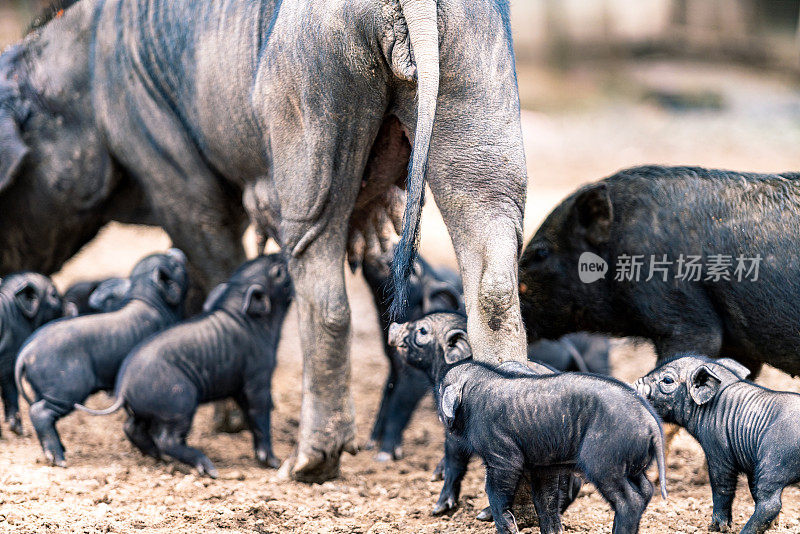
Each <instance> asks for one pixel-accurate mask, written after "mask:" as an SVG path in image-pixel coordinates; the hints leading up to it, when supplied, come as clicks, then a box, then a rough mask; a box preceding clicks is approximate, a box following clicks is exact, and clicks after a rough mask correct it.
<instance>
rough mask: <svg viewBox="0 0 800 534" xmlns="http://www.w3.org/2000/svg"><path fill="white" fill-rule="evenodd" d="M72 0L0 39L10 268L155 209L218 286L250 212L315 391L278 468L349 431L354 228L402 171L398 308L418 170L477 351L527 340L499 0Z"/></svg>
mask: <svg viewBox="0 0 800 534" xmlns="http://www.w3.org/2000/svg"><path fill="white" fill-rule="evenodd" d="M64 2H65V3H66V4H67V5H69V4H72V5H71V7H66V8H65V9H63V10H60V11H58V13H59V16H57V17H54V18H52V19H51V20H49V21H43V22H42V23H41V24H40V25H39V27H38V28H37V29H35V30H34V31H33V32H31V33H29V34H28V35H27V36H26V37H25V39H24V40H23V41H21V42H20V43H19V44H18V45H15V46H13V47H11V48H10V49H8V50H7V51H6V52H5V53H4V54H3V55H2V56H0V276H1V275H3V274H4V273H6V272H10V271H18V270H23V269H28V270H37V271H43V272H50V271H52V270H56V269H58V268H59V266H60V265H61V264H62V263H63V262H64V261H65V260H66V259H67V258H69V257H70V256H72V255H73V254H74V253H75V252H76V251H77V250H78V249H79V248H80V247H81V246H82V245H83V244H84V243H86V242H87V241H88V240H89V239H91V238H92V237H93V236H94V235H95V234H96V233H97V231H98V230H99V229H100V228H101V227H102V226H103V225H104V224H105V223H106V222H108V221H109V220H120V221H123V222H138V223H144V224H157V225H161V226H163V227H164V229H165V230H166V231H167V233H168V234H169V235H170V237H171V239H172V242H173V243H175V245H176V246H178V247H180V248H181V249H183V250H185V252H186V254H187V256H188V258H189V260H190V262H191V264H192V267H193V269H192V274H193V280H196V281H198V282H199V283H200V284H201V285H202V286H203V288H204V289H205V290H206V291H208V290H210V289H211V288H212V287H214V285H216V284H218V283H220V282H222V281H224V280H225V279H226V278H227V277H228V276H229V275H230V273H231V272H232V271H233V270H234V269H235V268H236V267H237V266H238V265H240V264H241V263H242V262H243V261H244V259H245V256H244V250H243V248H242V244H241V236H242V234H243V232H244V230H245V228H246V227H247V223H248V218H249V220H250V222H252V223H254V224H256V225H257V226H259V229H260V230H261V232H260V233H261V234H262V235H268V236H269V237H271V238H273V239H275V240H276V241H277V242H278V243H279V244H280V245H281V246H282V247H283V250H284V251H286V252H287V257H288V265H289V271H290V274H291V277H292V280H293V282H294V284H295V287H296V289H297V301H298V306H297V308H298V311H299V314H300V323H301V329H300V330H301V332H302V348H303V354H304V372H305V377H304V380H303V390H304V400H303V402H302V408H301V414H300V428H299V436H298V440H297V450H296V451H295V454H293V455H292V456H291V457H290V459H289V461H288V462H287V469H286V473H287V474H289V475H291V476H293V477H295V478H300V479H304V480H313V481H320V480H324V479H328V478H331V477H334V476H336V475H337V473H338V468H339V457H340V455H341V452H342V451H343V450H349V451H355V438H356V432H355V410H354V404H353V402H352V398H351V392H350V367H351V366H350V362H349V351H350V342H349V340H350V330H351V329H350V310H349V307H348V302H347V293H346V291H345V281H344V280H345V279H344V260H345V255H346V250H347V244H348V241H349V237H351V236H352V235H353V234H354V232H352V231H351V228H352V227H353V226H360V225H361V224H367V225H369V224H371V222H372V221H375V220H378V221H380V220H381V219H380V218H378V219H376V218H374V217H372V214H373V213H375V212H378V213H385V212H386V211H387V210H386V209H384V207H385V205H386V203H387V201H386V199H391V198H397V195H396V192H397V191H398V187H405V188H406V190H407V197H408V202H407V203H406V212H405V217H403V230H402V238H401V241H400V245H399V249H398V250H399V253H398V254H397V255H396V259H395V268H394V270H395V276H394V281H395V284H396V287H397V289H398V291H397V292H396V298H397V303H398V308H402V307H403V305H404V304H405V302H404V299H405V294H406V291H405V288H406V284H405V282H406V280H407V278H408V275H409V274H410V271H411V270H412V262H413V259H414V256H415V251H416V243H417V241H418V237H419V221H420V215H421V212H422V201H423V193H424V191H425V184H426V183H427V184H428V185H429V186H430V190H431V192H432V194H433V197H434V200H435V201H436V204H437V205H438V207H439V208H440V210H441V212H442V215H443V218H444V220H445V222H446V223H447V228H448V231H449V233H450V236H451V238H452V240H453V242H454V245H455V251H456V254H457V255H458V259H459V265H460V268H461V273H462V276H463V279H464V290H465V300H466V302H467V303H468V306H467V312H468V314H469V317H470V326H469V328H470V338H471V340H472V344H473V348H474V349H475V355H476V358H478V359H482V360H487V361H489V360H496V359H497V358H498V357H499V355H503V357H504V358H514V359H517V360H524V358H525V345H524V336H525V334H524V329H523V326H522V320H521V317H520V313H519V295H518V294H517V290H516V288H517V258H518V255H519V251H520V248H521V245H522V241H521V240H522V212H523V208H524V204H525V187H526V184H527V176H526V174H527V173H526V168H525V155H524V150H523V144H522V133H521V132H522V130H521V127H520V112H519V109H520V108H519V91H518V89H517V77H516V74H515V69H514V48H513V43H512V37H511V28H510V22H509V6H508V0H380V1H377V0H351V1H346V2H345V1H342V0H315V1H308V0H230V1H225V2H208V1H197V0H80V1H75V0H64ZM412 140H413V146H412ZM244 199H249V201H248V202H246V203H245V202H244ZM388 204H391V205H394V204H396V203H395V202H392V201H391V200H390V201H388ZM21 220H24V221H26V223H27V224H26V225H25V227H24V229H23V228H21V225H19V224H17V223H18V221H21ZM369 235H372V234H369ZM45 245H49V246H45Z"/></svg>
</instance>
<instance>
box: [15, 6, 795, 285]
mask: <svg viewBox="0 0 800 534" xmlns="http://www.w3.org/2000/svg"><path fill="white" fill-rule="evenodd" d="M48 3H49V2H48V1H47V0H0V45H3V46H5V45H7V44H9V43H12V42H14V41H16V40H17V39H19V38H20V37H21V36H22V34H23V33H24V30H25V28H26V27H27V25H28V24H29V23H30V21H32V20H33V19H34V18H36V16H37V14H38V13H40V11H41V10H42V9H43V8H44V7H46V5H47V4H48ZM511 6H512V26H513V30H514V40H515V46H516V51H517V70H518V78H519V89H520V98H521V102H522V107H523V114H522V120H523V131H524V136H525V145H526V155H527V160H528V171H529V178H530V184H529V189H528V203H527V210H526V220H525V234H526V238H527V237H528V236H530V235H531V234H532V233H533V232H534V231H535V229H536V226H537V225H538V224H539V222H540V221H541V220H542V219H543V218H544V217H545V216H546V215H547V213H548V212H549V211H550V209H551V208H552V207H553V205H554V204H556V203H557V202H558V201H559V200H560V199H562V198H563V197H564V196H566V195H567V194H568V193H569V192H571V191H572V190H573V189H575V187H577V186H578V185H580V184H582V183H585V182H589V181H592V180H597V179H600V178H602V177H604V176H607V175H609V174H611V173H613V172H614V171H616V170H618V169H620V168H623V167H628V166H632V165H638V164H645V163H663V164H692V165H704V166H712V167H724V168H732V169H738V170H750V171H772V172H778V171H787V170H800V150H798V147H800V24H799V23H798V15H799V14H800V0H762V1H757V0H511ZM423 227H424V230H423V233H422V236H423V237H422V247H423V252H424V253H425V254H426V255H427V256H429V257H430V258H431V259H432V260H434V262H439V263H449V264H453V263H454V257H453V254H452V250H451V248H450V247H449V246H448V244H449V239H448V237H447V234H446V231H445V228H444V225H443V224H442V223H441V221H440V219H439V218H438V213H437V211H436V208H435V205H434V203H432V202H429V203H428V205H427V207H426V211H425V215H424V220H423ZM142 231H144V230H142ZM147 233H148V236H150V237H151V238H152V236H153V235H155V234H152V230H148V231H147ZM161 242H163V243H167V242H168V241H167V240H166V237H163V238H162V239H161V241H159V244H161ZM122 253H123V252H122V251H121V250H120V251H118V254H122ZM131 255H132V258H131V261H134V259H135V258H134V257H133V256H136V255H138V251H136V252H135V253H134V252H132V253H131ZM91 265H92V268H93V269H95V270H97V269H100V270H103V269H107V270H115V269H118V267H117V265H118V262H117V261H115V262H112V264H110V265H109V266H107V267H103V263H102V261H101V262H100V263H98V261H97V256H95V257H94V258H93V260H92V262H91ZM100 274H116V273H111V272H108V273H106V272H102V273H100Z"/></svg>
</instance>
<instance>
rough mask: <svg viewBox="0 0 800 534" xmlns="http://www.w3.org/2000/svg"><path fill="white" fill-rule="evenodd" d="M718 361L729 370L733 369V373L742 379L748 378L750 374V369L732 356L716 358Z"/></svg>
mask: <svg viewBox="0 0 800 534" xmlns="http://www.w3.org/2000/svg"><path fill="white" fill-rule="evenodd" d="M716 363H718V364H719V365H721V366H723V367H724V368H726V369H727V370H728V371H731V372H732V373H733V374H735V375H736V376H738V377H739V378H740V379H741V380H744V379H746V378H747V377H748V376H750V369H748V368H747V367H745V366H744V365H742V364H741V363H739V362H737V361H736V360H733V359H731V358H720V359H719V360H716Z"/></svg>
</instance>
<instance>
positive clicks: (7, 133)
mask: <svg viewBox="0 0 800 534" xmlns="http://www.w3.org/2000/svg"><path fill="white" fill-rule="evenodd" d="M28 151H29V150H28V147H27V146H26V145H25V143H24V142H23V141H22V137H21V136H20V133H19V128H18V127H17V123H16V122H15V121H14V118H13V117H12V116H11V115H10V114H9V112H8V111H7V110H5V109H3V108H0V191H3V190H4V189H6V188H7V187H8V186H10V185H11V183H12V182H13V181H14V177H15V176H16V174H17V171H18V170H19V167H20V165H21V164H22V161H23V160H24V159H25V156H26V155H27V154H28Z"/></svg>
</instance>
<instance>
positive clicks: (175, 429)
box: [76, 254, 292, 478]
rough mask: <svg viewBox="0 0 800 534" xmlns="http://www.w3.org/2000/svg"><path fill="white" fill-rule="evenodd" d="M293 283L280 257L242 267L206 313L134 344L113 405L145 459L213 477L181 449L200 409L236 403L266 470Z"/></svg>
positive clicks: (206, 464) (200, 457)
mask: <svg viewBox="0 0 800 534" xmlns="http://www.w3.org/2000/svg"><path fill="white" fill-rule="evenodd" d="M291 297H292V283H291V279H290V278H289V274H288V273H287V270H286V265H285V260H284V259H283V257H282V256H281V255H279V254H272V255H269V256H260V257H258V258H256V259H254V260H251V261H249V262H247V263H245V264H244V265H242V266H241V267H240V268H239V269H237V271H236V272H235V273H234V274H233V276H232V277H231V278H230V280H228V282H226V283H224V284H221V285H220V286H219V287H217V288H216V289H215V290H214V291H213V292H212V294H211V295H210V296H209V298H208V301H207V302H206V305H205V306H204V313H203V314H202V315H200V316H198V317H195V318H193V319H191V320H189V321H185V322H183V323H180V324H178V325H175V326H173V327H172V328H169V329H168V330H165V331H164V332H161V333H159V334H158V335H156V336H153V337H152V338H150V339H149V340H147V341H145V342H144V343H142V344H141V345H139V346H138V347H137V348H136V349H135V350H134V351H133V352H132V353H131V354H130V356H128V358H127V359H126V360H125V363H124V364H123V365H122V369H120V372H119V377H118V378H117V387H116V394H117V400H116V401H115V402H114V404H113V405H112V406H111V407H110V408H108V409H106V410H99V411H97V410H90V409H88V408H86V407H84V406H81V405H76V408H80V409H82V410H84V411H87V412H89V413H91V414H94V415H106V414H109V413H112V412H114V411H116V410H119V409H120V408H122V407H123V406H125V409H126V410H127V411H128V414H129V415H130V417H129V418H128V421H127V422H126V423H125V434H126V435H127V436H128V439H130V440H131V442H132V443H133V444H134V445H135V446H136V447H137V448H138V449H139V450H141V451H142V452H143V453H144V454H147V455H149V456H153V457H155V458H160V457H163V456H170V457H172V458H175V459H176V460H178V461H181V462H184V463H186V464H189V465H191V466H192V467H195V468H196V469H197V470H198V471H199V472H200V473H201V474H207V475H209V476H211V477H213V478H216V476H217V470H216V469H215V468H214V465H213V464H212V463H211V460H209V459H208V457H207V456H206V455H205V454H203V453H202V452H201V451H199V450H198V449H195V448H192V447H189V446H187V445H186V436H187V435H188V434H189V430H190V429H191V426H192V419H193V418H194V414H195V411H196V410H197V406H198V405H199V404H201V403H205V402H211V401H215V400H219V399H224V398H229V397H230V398H233V399H235V400H236V402H237V403H238V404H239V406H240V407H241V409H242V411H243V412H244V414H245V417H246V418H247V422H248V426H249V427H250V430H252V432H253V444H254V448H255V454H256V458H257V459H258V461H259V462H261V463H263V464H265V465H268V466H270V467H279V465H280V462H279V461H278V459H277V458H276V457H275V455H274V454H273V453H272V440H271V432H270V412H271V411H272V394H271V388H272V371H273V370H274V369H275V364H276V359H275V356H276V352H277V350H278V341H279V340H280V333H281V325H282V324H283V319H284V318H285V317H286V312H287V310H288V309H289V302H290V300H291Z"/></svg>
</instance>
